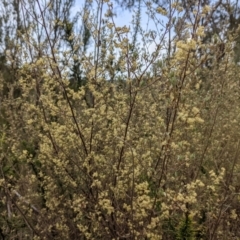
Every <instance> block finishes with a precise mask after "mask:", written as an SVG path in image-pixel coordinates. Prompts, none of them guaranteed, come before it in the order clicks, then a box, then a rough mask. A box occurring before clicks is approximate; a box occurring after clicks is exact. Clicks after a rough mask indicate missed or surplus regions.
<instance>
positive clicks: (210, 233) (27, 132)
mask: <svg viewBox="0 0 240 240" xmlns="http://www.w3.org/2000/svg"><path fill="white" fill-rule="evenodd" d="M101 4H104V5H106V6H109V11H111V4H110V3H108V1H105V2H104V3H101ZM148 7H149V8H150V9H151V10H153V9H154V8H153V7H151V6H148ZM173 7H174V9H176V11H179V12H181V11H182V9H181V8H180V6H179V5H178V4H175V5H173ZM39 11H41V10H39ZM196 11H197V9H196ZM201 11H202V12H201ZM209 11H211V8H210V7H209V6H205V7H203V8H202V10H201V9H200V10H199V9H198V12H195V18H196V19H198V17H199V14H203V15H204V14H207V12H209ZM155 12H156V13H157V14H158V15H159V14H163V15H164V16H168V13H167V11H165V10H164V9H162V8H157V9H155ZM169 18H170V17H169ZM89 19H90V20H89V23H88V24H89V28H90V29H93V30H92V31H93V32H92V34H93V35H94V34H95V35H97V34H99V32H100V33H102V32H103V31H104V34H105V35H104V36H102V38H104V39H103V40H104V41H105V43H104V44H105V45H104V44H103V42H104V41H101V42H102V44H101V45H100V44H98V43H96V46H95V48H96V55H95V59H94V58H93V56H92V55H91V54H89V56H88V55H86V56H84V57H83V58H82V68H83V69H82V71H83V72H84V74H85V77H86V79H87V82H86V84H85V85H83V86H81V87H79V88H77V89H73V88H72V87H71V85H70V82H69V75H68V71H69V66H68V65H64V66H62V64H61V61H60V60H61V58H63V57H64V56H65V57H66V59H67V58H68V57H69V55H70V54H71V53H68V52H65V53H64V54H62V53H60V52H58V51H57V49H54V48H53V47H52V45H51V44H50V43H51V42H49V45H50V47H51V49H50V50H51V54H50V53H49V52H48V51H46V54H45V55H43V56H42V57H40V58H39V59H37V61H36V62H31V63H28V61H27V58H26V62H25V63H24V64H23V65H22V66H21V67H20V68H19V70H18V79H17V80H18V81H17V83H16V84H15V85H11V89H12V91H10V92H9V94H8V95H7V96H5V97H1V111H2V115H3V119H4V121H3V120H2V119H1V129H0V133H1V135H0V149H1V151H0V154H1V178H0V187H1V192H0V194H1V202H0V203H1V205H0V206H1V207H0V210H1V218H0V223H1V224H0V226H1V227H0V230H1V234H2V236H10V238H9V239H166V240H167V239H234V238H239V237H240V232H239V228H238V226H239V221H240V219H239V213H240V208H239V200H240V199H239V189H240V188H239V186H240V185H239V168H240V165H239V164H240V162H239V132H240V129H239V127H240V125H239V122H240V115H239V111H240V109H239V106H240V102H239V99H240V98H239V93H240V92H239V79H240V78H239V77H240V76H239V66H238V65H237V64H235V63H234V61H233V52H232V47H231V42H230V41H231V39H232V38H231V36H229V45H228V43H226V50H225V55H224V57H223V58H222V59H221V61H218V60H219V59H218V58H217V56H218V55H217V54H218V53H217V51H213V53H214V54H215V55H214V54H211V49H213V50H214V47H216V46H215V45H213V44H212V43H203V41H202V39H203V36H204V26H201V25H200V22H198V21H196V22H195V24H192V25H191V24H190V23H189V26H188V27H187V28H188V31H189V32H191V35H192V37H191V38H190V39H189V40H188V41H187V40H184V39H177V40H174V41H173V42H172V43H171V45H174V46H170V45H169V46H168V47H169V48H170V47H171V48H174V47H175V49H176V50H175V51H173V52H172V53H171V56H166V55H164V44H165V41H166V40H167V33H168V32H169V31H171V29H170V28H169V26H170V25H169V26H167V27H166V29H165V33H163V34H162V35H161V38H160V40H159V42H158V43H156V51H155V52H154V53H151V52H146V51H145V50H144V49H142V50H141V49H139V50H138V51H137V50H133V51H131V50H130V37H129V36H130V35H129V31H130V30H129V29H128V28H126V27H118V26H116V25H115V23H114V20H113V18H112V14H108V15H106V19H105V21H106V23H107V24H106V26H107V27H108V30H106V27H105V26H101V25H97V26H95V25H94V23H93V22H91V17H89ZM41 21H42V24H43V26H44V25H45V22H44V19H42V20H41ZM97 27H98V28H97ZM97 32H98V33H97ZM47 33H48V31H47V28H46V33H45V34H47ZM30 36H31V32H28V33H26V39H30V40H31V38H30ZM73 37H74V36H73ZM97 37H98V38H99V36H97ZM145 38H146V40H149V39H148V36H145ZM149 38H150V37H149ZM49 41H50V39H49ZM106 46H108V47H106ZM109 49H110V50H111V49H115V54H114V53H111V51H110V50H109ZM200 49H201V56H199V50H200ZM63 55H64V56H63ZM209 59H210V60H211V66H210V67H209V66H207V64H206V63H207V61H208V60H209ZM109 60H111V61H112V62H113V63H114V64H113V65H112V66H109V64H108V62H109ZM160 60H161V61H162V63H161V64H160V62H161V61H160ZM3 85H4V78H3V77H1V89H3V87H2V86H3ZM16 85H17V87H18V88H19V89H20V92H21V94H20V96H18V97H14V96H13V94H12V93H13V89H14V88H16ZM2 96H3V95H2Z"/></svg>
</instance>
